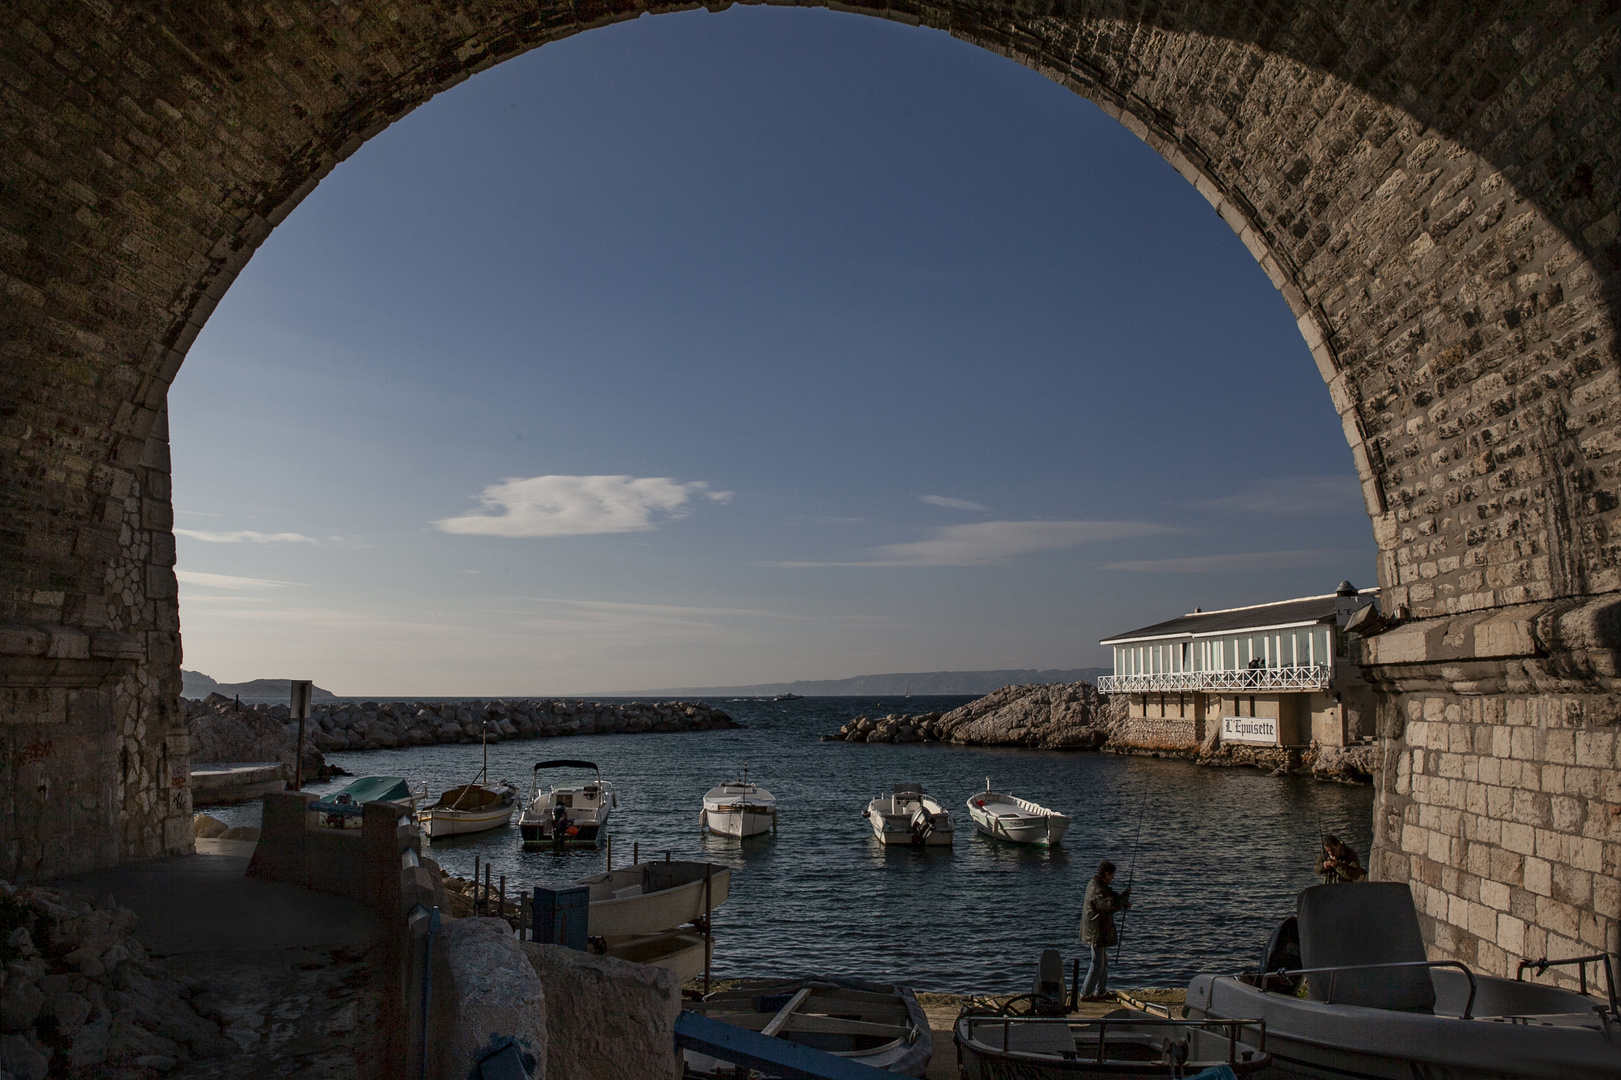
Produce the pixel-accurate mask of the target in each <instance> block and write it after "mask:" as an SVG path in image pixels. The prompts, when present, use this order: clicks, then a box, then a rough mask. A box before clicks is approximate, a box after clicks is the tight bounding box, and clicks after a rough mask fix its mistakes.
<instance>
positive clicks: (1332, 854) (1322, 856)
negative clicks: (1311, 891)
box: [1312, 834, 1368, 885]
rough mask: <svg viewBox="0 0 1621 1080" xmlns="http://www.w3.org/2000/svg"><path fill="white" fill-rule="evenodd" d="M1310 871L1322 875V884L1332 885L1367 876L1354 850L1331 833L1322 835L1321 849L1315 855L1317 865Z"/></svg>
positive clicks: (1358, 879) (1359, 879)
mask: <svg viewBox="0 0 1621 1080" xmlns="http://www.w3.org/2000/svg"><path fill="white" fill-rule="evenodd" d="M1312 873H1314V874H1321V875H1323V884H1324V885H1334V884H1337V883H1339V882H1342V881H1361V880H1362V879H1363V878H1365V877H1367V876H1368V872H1367V871H1366V870H1364V869H1362V862H1361V860H1359V859H1358V858H1357V857H1356V852H1354V851H1352V850H1351V849H1350V847H1349V846H1347V845H1345V844H1342V843H1340V839H1339V837H1337V836H1334V835H1332V834H1330V835H1328V836H1325V837H1323V850H1322V851H1321V852H1319V853H1318V855H1317V866H1316V868H1315V869H1314V870H1313V871H1312Z"/></svg>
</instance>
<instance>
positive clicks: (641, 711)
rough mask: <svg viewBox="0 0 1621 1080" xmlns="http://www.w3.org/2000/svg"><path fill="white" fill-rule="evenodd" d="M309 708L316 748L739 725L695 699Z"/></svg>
mask: <svg viewBox="0 0 1621 1080" xmlns="http://www.w3.org/2000/svg"><path fill="white" fill-rule="evenodd" d="M311 713H312V715H311V723H310V726H309V727H308V728H307V729H306V731H307V732H308V733H310V734H311V736H312V737H313V739H314V741H315V745H316V747H317V748H318V749H321V750H325V751H333V750H392V749H395V748H397V747H401V746H433V745H436V744H439V743H476V742H478V741H479V740H480V739H481V738H483V737H485V734H486V733H488V737H489V740H490V742H505V741H508V740H512V739H555V738H560V737H562V736H565V735H632V734H637V733H640V732H648V731H710V730H714V729H717V728H735V727H739V726H741V725H739V724H738V723H737V722H736V721H734V720H733V719H732V718H731V717H730V716H728V715H726V713H724V712H722V711H721V710H720V709H716V708H713V707H712V706H709V705H705V704H704V703H703V702H701V701H665V702H658V703H652V702H639V701H636V702H603V701H585V700H581V699H574V700H559V699H555V698H545V699H530V698H526V699H522V700H506V701H487V702H486V701H454V702H443V701H410V702H408V701H389V702H381V703H380V702H376V701H364V702H360V703H359V704H350V703H344V702H339V703H336V704H332V705H317V706H315V707H314V709H312V710H311Z"/></svg>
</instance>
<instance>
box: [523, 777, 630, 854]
mask: <svg viewBox="0 0 1621 1080" xmlns="http://www.w3.org/2000/svg"><path fill="white" fill-rule="evenodd" d="M542 769H590V770H591V771H592V772H593V773H594V774H595V776H594V778H593V779H590V780H565V781H562V782H561V783H557V784H553V785H552V786H551V787H548V788H547V789H546V790H545V791H539V790H538V789H539V786H540V770H542ZM618 805H619V796H618V795H617V794H615V792H614V786H613V785H612V784H610V783H609V782H608V781H606V780H604V779H603V778H602V770H601V769H599V768H597V766H596V763H595V762H590V761H571V760H568V759H558V760H555V761H542V762H540V763H539V764H537V765H536V766H535V771H534V778H533V779H532V780H530V782H529V795H528V798H527V799H526V800H525V804H524V809H523V813H522V814H521V815H519V817H518V832H519V834H520V835H521V836H522V837H523V846H524V847H547V846H562V847H596V846H597V845H598V844H599V843H600V842H601V841H602V839H603V838H604V837H606V836H607V828H608V815H609V814H610V813H611V812H612V811H613V810H614V809H615V808H616V807H618Z"/></svg>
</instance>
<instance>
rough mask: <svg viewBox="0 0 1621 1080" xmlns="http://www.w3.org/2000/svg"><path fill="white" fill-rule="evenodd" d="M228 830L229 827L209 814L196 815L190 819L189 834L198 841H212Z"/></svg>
mask: <svg viewBox="0 0 1621 1080" xmlns="http://www.w3.org/2000/svg"><path fill="white" fill-rule="evenodd" d="M228 828H230V826H229V825H227V824H225V822H223V821H221V820H220V819H219V818H217V817H214V816H212V815H210V814H198V815H197V816H196V817H194V818H192V819H191V833H192V835H193V836H195V837H196V838H197V839H199V840H212V839H214V837H216V836H219V835H220V834H221V833H223V832H225V830H226V829H228Z"/></svg>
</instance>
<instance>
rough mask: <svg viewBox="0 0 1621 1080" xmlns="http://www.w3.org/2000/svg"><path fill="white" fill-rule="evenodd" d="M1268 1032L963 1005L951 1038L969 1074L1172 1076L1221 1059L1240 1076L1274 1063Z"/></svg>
mask: <svg viewBox="0 0 1621 1080" xmlns="http://www.w3.org/2000/svg"><path fill="white" fill-rule="evenodd" d="M1266 1034H1267V1033H1266V1032H1265V1030H1263V1029H1262V1028H1260V1027H1259V1026H1258V1025H1256V1024H1255V1022H1254V1021H1246V1020H1234V1021H1222V1022H1207V1023H1200V1022H1198V1021H1192V1020H1169V1019H1166V1018H1164V1017H1160V1016H1152V1015H1150V1014H1148V1013H1145V1012H1139V1011H1138V1010H1136V1009H1116V1010H1115V1011H1114V1012H1112V1013H1110V1014H1108V1015H1107V1016H1102V1017H1095V1018H1081V1017H1057V1018H1037V1017H1024V1016H999V1015H995V1014H991V1013H977V1012H974V1011H972V1010H964V1011H963V1013H962V1014H961V1015H960V1016H958V1017H957V1023H956V1027H955V1030H954V1032H953V1041H954V1042H955V1043H956V1044H957V1057H958V1060H959V1061H960V1062H961V1070H962V1076H963V1077H964V1078H965V1080H1080V1078H1083V1077H1090V1078H1095V1080H1174V1078H1177V1077H1193V1076H1194V1075H1195V1074H1197V1073H1201V1072H1203V1071H1204V1070H1206V1069H1216V1068H1218V1067H1220V1066H1223V1065H1225V1066H1226V1067H1227V1068H1228V1069H1231V1070H1232V1073H1233V1074H1236V1075H1237V1076H1248V1075H1250V1074H1252V1073H1256V1072H1259V1071H1260V1070H1262V1069H1265V1068H1267V1067H1268V1066H1269V1065H1271V1064H1272V1055H1271V1054H1269V1053H1267V1052H1266V1046H1265V1043H1266ZM1224 1075H1225V1074H1224Z"/></svg>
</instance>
